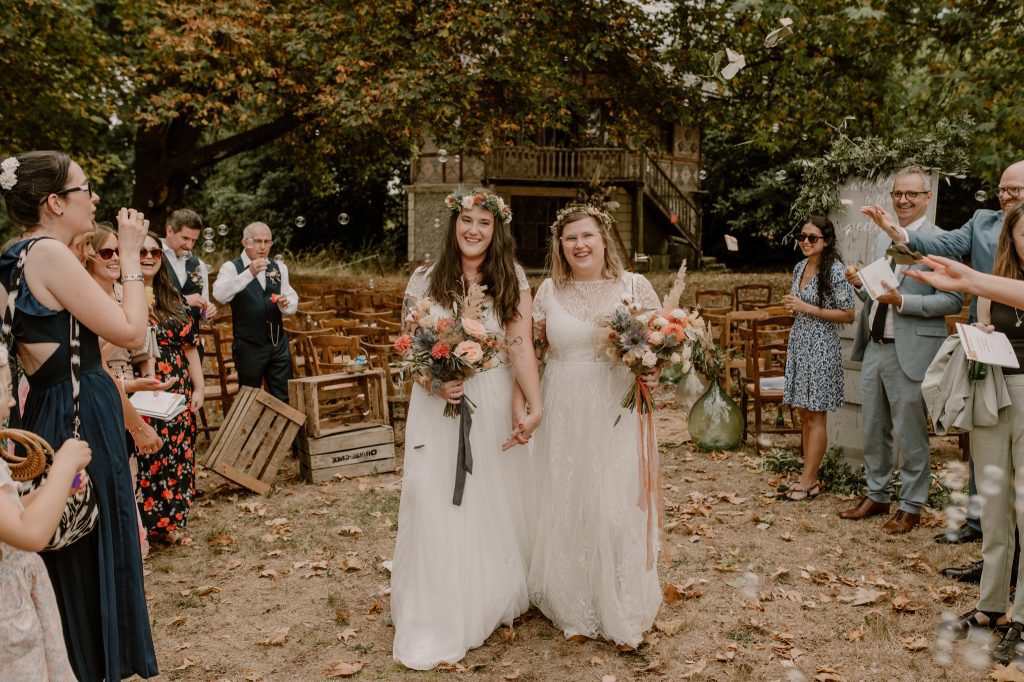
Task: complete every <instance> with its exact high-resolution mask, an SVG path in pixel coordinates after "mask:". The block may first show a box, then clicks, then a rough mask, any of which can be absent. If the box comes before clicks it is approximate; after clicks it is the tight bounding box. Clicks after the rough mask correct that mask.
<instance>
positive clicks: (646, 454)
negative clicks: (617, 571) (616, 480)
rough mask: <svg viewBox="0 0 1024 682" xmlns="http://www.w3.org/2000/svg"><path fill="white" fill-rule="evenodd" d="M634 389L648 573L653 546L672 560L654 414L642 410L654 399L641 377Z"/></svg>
mask: <svg viewBox="0 0 1024 682" xmlns="http://www.w3.org/2000/svg"><path fill="white" fill-rule="evenodd" d="M636 390H637V391H638V395H637V421H636V439H637V453H638V455H639V464H640V498H639V500H637V506H639V507H640V509H641V510H643V511H644V512H646V513H647V570H651V569H652V568H654V545H655V543H658V544H660V545H661V554H662V556H663V557H664V558H665V561H671V557H670V556H669V551H668V544H667V543H666V542H665V531H664V526H665V511H664V510H665V496H664V491H663V489H662V480H661V459H660V457H659V455H658V444H657V442H656V439H655V432H654V413H653V412H652V411H650V410H647V409H646V408H645V405H653V404H654V396H652V395H651V391H650V389H649V388H647V384H645V383H644V380H643V377H640V376H638V377H637V378H636ZM652 507H653V508H652ZM655 524H657V529H655Z"/></svg>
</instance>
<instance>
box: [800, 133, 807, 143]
mask: <svg viewBox="0 0 1024 682" xmlns="http://www.w3.org/2000/svg"><path fill="white" fill-rule="evenodd" d="M800 139H801V140H803V141H804V142H807V133H804V134H803V135H801V136H800Z"/></svg>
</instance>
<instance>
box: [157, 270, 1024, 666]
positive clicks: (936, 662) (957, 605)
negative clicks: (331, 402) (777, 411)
mask: <svg viewBox="0 0 1024 682" xmlns="http://www.w3.org/2000/svg"><path fill="white" fill-rule="evenodd" d="M669 277H670V276H669V275H664V279H660V278H658V277H652V279H653V280H655V283H656V285H657V286H658V288H659V290H663V289H664V288H665V286H666V283H667V281H668V279H669ZM761 278H763V279H767V280H770V281H771V282H772V283H773V284H778V285H780V286H788V281H789V275H788V274H786V273H782V274H776V275H764V276H757V275H754V276H751V275H743V276H740V275H730V274H721V275H713V276H710V275H699V274H698V275H694V276H692V277H691V280H690V284H689V286H688V288H687V290H688V292H689V293H690V295H692V292H693V291H694V290H695V289H696V288H726V287H731V286H732V284H733V283H737V282H738V281H756V280H758V279H761ZM665 397H666V398H668V402H667V404H666V406H665V407H664V408H663V409H662V410H661V412H660V413H659V419H658V430H659V437H660V442H661V449H662V457H663V459H662V462H663V467H664V479H665V502H666V523H667V524H668V533H667V536H666V537H667V540H668V544H669V546H670V548H671V552H672V561H671V563H670V564H666V563H664V562H663V563H662V564H661V565H660V566H659V574H660V577H661V579H662V582H663V583H664V585H665V588H666V595H667V599H666V603H665V604H664V605H663V607H662V609H661V612H660V614H659V616H658V619H657V621H656V622H655V627H654V629H653V630H652V631H651V632H650V633H649V635H648V636H647V638H646V642H645V644H644V645H642V646H641V647H640V649H639V650H638V651H637V652H635V653H629V654H622V653H619V652H618V651H617V650H616V649H615V647H613V646H611V645H609V644H607V643H603V642H596V641H586V642H583V643H576V642H570V641H566V640H565V639H564V638H563V636H562V634H561V632H559V631H558V630H556V629H555V628H554V627H553V626H552V625H551V624H550V622H548V621H547V620H546V619H545V618H544V617H543V616H542V615H541V614H539V613H538V612H536V611H531V612H529V613H527V614H526V616H525V617H523V618H522V619H521V620H518V621H516V623H515V624H514V625H513V627H511V628H505V629H502V630H500V631H498V632H496V633H494V634H493V635H492V636H491V637H490V639H489V640H488V641H487V642H486V644H485V645H484V646H482V647H480V648H479V649H476V650H474V651H472V652H470V653H469V654H468V655H467V657H466V658H465V660H464V661H462V662H461V664H459V665H458V666H452V667H451V669H448V670H435V671H431V672H426V673H422V672H410V671H407V670H405V669H403V668H402V667H401V666H399V665H398V664H396V663H395V662H394V661H393V660H392V658H391V642H392V637H393V632H394V630H393V628H392V626H391V620H390V615H389V597H388V580H389V578H388V571H387V568H386V564H385V562H387V561H389V560H390V558H391V555H392V551H393V548H394V541H395V532H396V523H397V518H398V516H397V515H398V503H399V496H400V490H401V483H402V479H401V472H400V471H399V472H398V473H397V474H387V475H380V476H375V477H366V478H360V479H355V480H336V481H331V482H329V483H324V484H321V485H307V484H304V483H302V482H301V481H300V480H299V478H298V476H297V469H298V467H297V463H296V462H295V461H294V460H289V461H288V462H287V464H286V466H285V468H284V469H283V470H282V472H281V475H280V477H279V479H278V482H277V484H276V485H275V487H274V490H273V491H272V493H271V494H269V495H267V496H258V495H253V494H250V493H248V492H247V491H245V490H244V489H242V488H239V487H237V486H234V485H231V484H228V483H227V482H226V481H224V480H223V479H221V478H220V477H219V476H217V475H216V474H213V473H209V472H201V474H200V480H199V485H200V487H201V488H202V489H203V490H204V491H206V494H205V496H204V497H202V498H201V499H200V500H199V501H198V503H197V505H196V506H195V508H194V510H193V513H192V518H191V522H190V524H189V527H188V531H189V533H190V534H191V535H192V537H193V538H194V540H195V541H194V543H193V544H192V545H191V546H188V547H173V548H162V549H158V550H155V551H154V552H153V553H152V554H151V555H150V557H149V558H148V559H147V561H146V573H147V578H146V580H147V583H146V590H147V595H148V598H149V607H150V616H151V620H152V624H153V634H154V637H155V640H156V647H157V655H158V658H159V662H160V667H161V671H162V675H161V679H165V680H233V681H235V682H241V681H244V680H248V681H256V680H266V681H270V680H318V679H328V678H342V677H348V679H360V680H435V679H449V680H462V679H466V680H522V681H527V680H530V681H545V680H553V681H566V682H568V681H576V680H593V681H595V682H602V681H603V682H610V681H612V680H639V679H649V680H819V681H822V682H825V681H829V680H832V681H836V680H849V681H853V680H976V679H984V678H985V677H986V676H987V675H989V672H990V670H989V666H988V664H987V657H986V655H985V653H984V651H983V648H984V647H985V646H990V645H991V642H988V641H984V642H981V641H970V642H967V641H964V642H958V643H955V644H954V645H953V646H952V648H949V647H947V646H946V645H944V643H943V642H941V641H939V638H938V637H937V626H938V624H939V623H940V621H941V619H942V617H943V614H947V613H948V614H959V613H962V612H964V611H966V610H968V609H970V608H971V607H972V606H973V603H974V600H975V599H976V596H977V593H976V589H975V588H973V587H970V586H961V585H959V584H957V583H953V582H951V581H949V580H946V579H944V578H942V577H941V576H940V575H938V570H939V569H940V568H942V567H944V566H947V565H953V564H959V563H962V562H965V561H967V560H970V559H972V558H974V557H976V556H977V555H978V554H979V550H980V548H979V546H978V545H967V546H962V547H951V546H948V545H938V544H936V543H934V542H933V541H932V535H933V533H935V532H938V530H940V529H941V528H942V526H943V523H944V522H943V518H942V512H941V511H933V512H932V513H931V514H930V515H929V516H928V517H927V523H926V526H928V527H922V528H919V529H917V530H915V531H913V532H912V533H910V534H908V535H905V536H901V537H889V536H886V535H885V534H883V533H881V531H880V530H879V526H880V525H881V520H877V519H876V520H871V521H867V522H860V523H854V522H846V521H841V520H840V519H838V518H837V517H836V513H837V512H838V511H840V510H841V509H843V508H845V507H846V506H848V505H850V504H851V499H852V498H848V499H839V498H837V497H835V496H832V495H828V494H824V495H822V496H820V497H819V498H817V499H816V500H814V501H810V502H782V501H777V500H775V499H774V495H773V492H774V489H775V486H776V485H777V483H778V480H777V477H773V475H772V474H770V473H769V472H766V471H765V470H763V469H762V467H761V460H760V458H759V457H757V456H756V455H755V454H754V452H753V449H752V447H749V446H744V447H743V448H742V449H740V450H737V451H734V452H712V453H701V452H697V451H696V450H695V449H693V448H691V446H690V445H689V443H688V442H687V441H688V436H687V433H686V423H685V414H684V413H683V411H682V410H678V409H675V408H674V407H673V406H672V404H671V395H670V394H669V395H667V396H665ZM204 444H205V441H204ZM410 456H412V455H410ZM504 456H509V457H525V456H527V452H526V450H525V449H523V448H517V449H515V450H512V451H510V452H508V453H506V454H505V455H504ZM954 457H955V453H954V452H953V451H952V449H951V448H948V447H945V446H940V447H939V448H938V450H936V453H935V461H934V464H935V467H942V466H943V465H944V464H945V462H947V461H948V460H950V459H953V458H954ZM1009 672H1010V671H1002V672H997V673H996V674H997V675H999V677H998V679H1022V678H1021V677H1010V676H1009V675H1008V673H1009Z"/></svg>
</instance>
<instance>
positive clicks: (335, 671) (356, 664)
mask: <svg viewBox="0 0 1024 682" xmlns="http://www.w3.org/2000/svg"><path fill="white" fill-rule="evenodd" d="M437 667H438V668H440V667H441V666H437ZM362 669H363V664H362V662H360V661H353V662H351V663H349V662H348V661H335V662H334V663H331V664H330V665H329V666H327V667H326V668H324V671H323V672H322V673H321V676H322V677H352V676H353V675H355V674H356V673H357V672H359V671H360V670H362Z"/></svg>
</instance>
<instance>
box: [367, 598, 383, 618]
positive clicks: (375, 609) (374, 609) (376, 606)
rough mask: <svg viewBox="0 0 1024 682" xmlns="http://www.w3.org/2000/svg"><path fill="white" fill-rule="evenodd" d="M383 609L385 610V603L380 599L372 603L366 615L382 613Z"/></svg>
mask: <svg viewBox="0 0 1024 682" xmlns="http://www.w3.org/2000/svg"><path fill="white" fill-rule="evenodd" d="M383 610H384V605H383V604H381V603H380V602H379V601H375V602H373V603H372V604H370V608H369V609H368V610H367V611H366V615H368V616H369V615H371V614H374V613H380V612H381V611H383Z"/></svg>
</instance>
